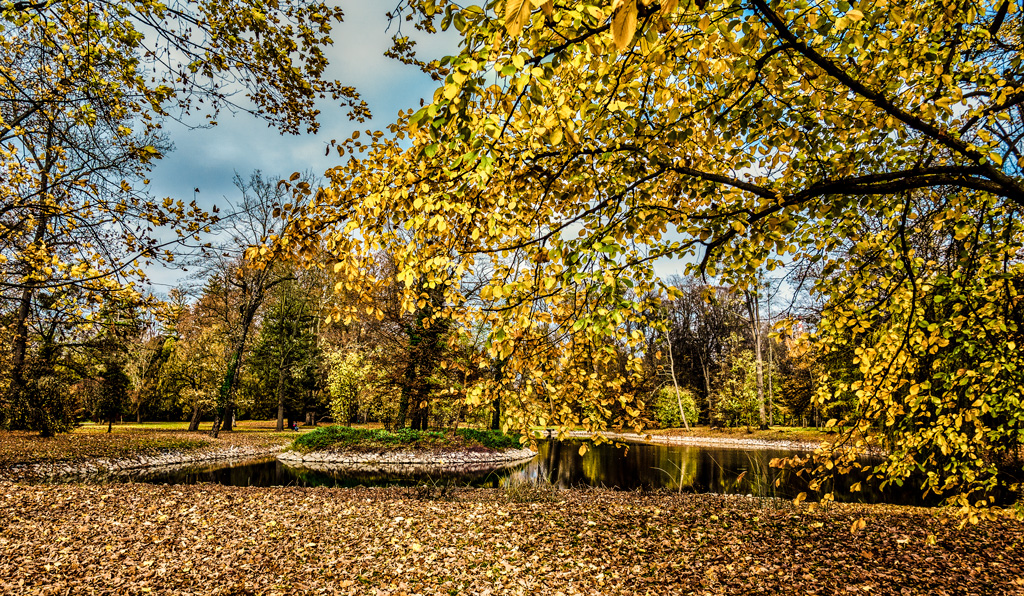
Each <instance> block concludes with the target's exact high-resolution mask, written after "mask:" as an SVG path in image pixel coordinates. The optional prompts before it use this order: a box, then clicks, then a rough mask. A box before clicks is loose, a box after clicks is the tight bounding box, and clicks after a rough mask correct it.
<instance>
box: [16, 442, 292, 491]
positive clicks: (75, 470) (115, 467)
mask: <svg viewBox="0 0 1024 596" xmlns="http://www.w3.org/2000/svg"><path fill="white" fill-rule="evenodd" d="M285 448H286V446H285V445H276V446H270V447H251V446H235V445H231V446H228V447H218V448H216V449H209V450H203V449H199V450H196V451H171V452H168V453H163V454H160V455H149V456H147V455H135V456H130V457H119V458H105V457H100V458H90V459H86V460H84V461H80V462H66V461H63V462H61V461H55V462H38V463H14V464H9V465H3V466H0V480H4V481H8V482H53V481H57V480H63V481H65V482H67V481H74V480H76V479H81V477H84V476H93V475H102V474H108V475H111V474H123V473H126V472H131V471H137V470H149V469H158V468H164V467H172V466H187V465H195V464H202V463H206V462H215V461H222V460H232V459H238V460H245V459H254V458H261V457H271V456H273V455H274V454H276V453H279V452H280V451H281V450H283V449H285Z"/></svg>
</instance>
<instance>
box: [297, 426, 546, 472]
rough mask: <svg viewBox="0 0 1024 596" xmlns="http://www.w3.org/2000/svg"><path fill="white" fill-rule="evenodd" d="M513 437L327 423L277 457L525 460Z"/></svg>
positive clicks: (351, 460)
mask: <svg viewBox="0 0 1024 596" xmlns="http://www.w3.org/2000/svg"><path fill="white" fill-rule="evenodd" d="M533 456H534V453H533V451H531V450H530V449H529V448H527V447H526V446H524V445H523V443H522V442H521V440H520V436H519V435H506V434H504V433H502V432H501V431H496V430H479V429H473V428H462V429H458V430H455V431H451V432H447V433H444V432H439V431H421V430H411V429H396V430H393V431H389V430H385V429H368V428H351V427H347V426H327V427H322V428H318V429H316V430H314V431H313V432H310V433H306V434H304V435H302V436H301V437H299V438H297V439H296V440H295V441H294V442H293V443H292V445H291V447H290V449H289V450H288V451H285V452H284V453H282V454H281V455H280V456H278V459H280V460H282V461H285V462H316V463H327V464H342V465H344V464H359V463H363V464H371V463H373V464H383V463H386V464H419V465H423V464H428V465H430V464H436V465H442V466H448V465H452V464H480V463H498V462H502V463H503V462H515V461H522V460H525V459H530V458H532V457H533Z"/></svg>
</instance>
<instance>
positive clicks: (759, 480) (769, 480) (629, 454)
mask: <svg viewBox="0 0 1024 596" xmlns="http://www.w3.org/2000/svg"><path fill="white" fill-rule="evenodd" d="M581 444H582V443H581V442H580V441H540V442H539V443H538V447H539V453H538V454H537V456H536V457H534V458H533V459H532V460H530V461H529V462H527V463H525V464H522V465H518V466H515V467H511V468H509V467H506V468H497V469H493V470H479V469H477V470H470V469H465V470H461V471H460V470H452V469H448V470H444V471H440V472H438V471H436V470H435V471H433V472H426V471H423V470H422V469H420V470H416V468H414V467H412V466H410V467H408V468H403V469H402V471H401V472H396V471H395V469H394V467H392V468H391V469H387V470H385V469H369V470H354V469H351V468H348V469H333V470H332V469H311V468H302V467H295V466H292V465H287V464H284V463H282V462H280V461H277V460H276V459H263V460H258V461H248V462H226V463H219V464H213V465H205V466H191V467H185V468H178V469H158V470H149V471H145V472H132V473H129V474H126V475H123V476H119V477H114V478H105V479H102V480H122V481H132V482H155V483H167V484H195V483H203V482H206V483H216V484H226V485H232V486H326V487H335V486H337V487H354V486H417V485H420V486H422V485H446V484H451V485H456V486H467V487H494V488H496V487H500V486H504V485H506V484H509V483H523V482H526V483H532V484H540V483H550V484H553V485H555V486H557V487H559V488H571V487H580V486H594V487H605V488H612V489H619V490H636V489H644V490H653V489H665V490H672V491H679V492H695V493H722V494H742V495H747V494H749V495H753V496H758V497H779V498H785V499H791V498H793V497H795V496H796V495H797V494H799V493H801V492H808V496H809V498H810V499H811V500H814V499H815V498H816V495H815V494H814V493H813V492H811V491H808V488H807V481H806V479H804V478H802V477H799V476H798V475H797V474H795V473H791V472H788V471H783V470H778V469H775V468H772V467H770V466H769V462H770V461H771V460H772V459H773V458H776V457H789V456H792V455H795V454H796V453H797V452H794V451H788V450H780V449H751V450H745V449H723V448H714V447H705V446H695V445H654V444H642V443H632V444H627V445H624V446H623V445H619V446H616V445H615V444H609V443H606V444H603V445H593V444H589V445H588V447H589V449H588V450H587V452H586V454H585V455H582V456H581V455H580V454H579V448H580V445H581ZM858 481H862V487H863V488H862V490H861V491H860V492H856V493H851V492H850V487H851V486H852V485H853V484H854V483H856V482H858ZM836 482H837V484H836V486H835V487H834V489H835V498H836V500H838V501H848V502H867V503H878V502H885V503H894V504H911V505H921V504H923V503H922V502H921V495H920V492H919V491H918V490H917V489H916V487H915V485H913V483H908V484H907V488H899V487H889V488H887V489H886V490H885V491H882V490H879V489H878V487H877V486H872V485H870V484H869V483H867V482H863V478H861V477H857V476H855V475H847V476H844V477H841V478H839V479H838V480H837V481H836ZM829 488H833V487H829ZM924 504H929V503H924Z"/></svg>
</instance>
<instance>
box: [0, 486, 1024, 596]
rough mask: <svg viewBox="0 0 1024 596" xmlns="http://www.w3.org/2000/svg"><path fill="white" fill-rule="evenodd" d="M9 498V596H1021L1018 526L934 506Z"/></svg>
mask: <svg viewBox="0 0 1024 596" xmlns="http://www.w3.org/2000/svg"><path fill="white" fill-rule="evenodd" d="M0 494H2V497H0V498H2V507H0V523H2V524H3V527H4V532H3V534H2V535H0V592H2V593H5V594H8V593H19V594H66V593H71V594H145V593H174V594H305V593H312V594H321V593H326V594H333V593H337V594H381V595H384V594H388V595H400V594H545V595H550V596H558V595H559V594H562V595H563V596H564V595H569V594H672V595H676V594H678V595H683V594H760V593H766V594H855V593H863V594H922V595H924V594H929V595H931V594H935V595H941V594H1024V582H1022V579H1021V578H1022V573H1021V572H1022V562H1024V525H1022V524H1021V523H1019V522H1015V521H995V522H983V523H981V524H979V525H976V526H967V527H965V528H963V529H959V528H958V524H957V522H956V520H943V519H942V518H941V516H940V514H939V512H937V511H929V510H924V509H911V508H897V507H882V506H857V505H842V506H840V505H833V506H832V507H830V508H829V509H828V510H826V511H822V510H820V509H818V510H811V509H809V508H808V507H807V506H806V505H803V506H800V507H795V506H793V505H791V504H789V503H788V502H779V501H766V500H758V499H746V498H741V497H724V496H711V495H679V494H666V493H626V492H613V491H604V490H572V491H554V490H527V491H510V490H501V489H459V490H456V491H454V492H451V491H436V492H433V491H430V490H422V489H419V490H417V489H393V488H392V489H326V488H244V487H227V486H215V485H193V486H163V485H142V484H136V485H131V484H128V485H79V484H70V485H23V484H12V483H8V482H4V483H0ZM439 495H441V496H443V498H437V497H438V496H439ZM860 518H864V519H866V521H867V525H866V527H865V528H864V529H863V530H860V531H857V532H856V533H851V526H852V525H854V522H855V521H856V520H857V519H860ZM929 536H932V537H933V538H929ZM932 541H934V544H931V543H930V542H932Z"/></svg>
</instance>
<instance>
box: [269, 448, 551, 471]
mask: <svg viewBox="0 0 1024 596" xmlns="http://www.w3.org/2000/svg"><path fill="white" fill-rule="evenodd" d="M536 455H537V454H536V453H535V452H534V451H532V450H531V449H505V450H502V451H489V452H487V451H458V450H455V451H436V452H435V451H414V450H409V449H402V450H395V451H365V452H364V451H310V452H308V453H299V452H298V451H293V450H288V451H285V452H284V453H281V454H279V455H278V456H277V459H278V461H281V462H284V463H289V464H299V463H313V464H318V465H328V466H330V465H336V466H338V467H345V466H367V465H369V466H374V465H387V466H427V467H442V468H443V467H452V466H464V465H477V464H480V465H484V464H498V463H513V462H520V461H527V460H530V459H533V457H534V456H536Z"/></svg>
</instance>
